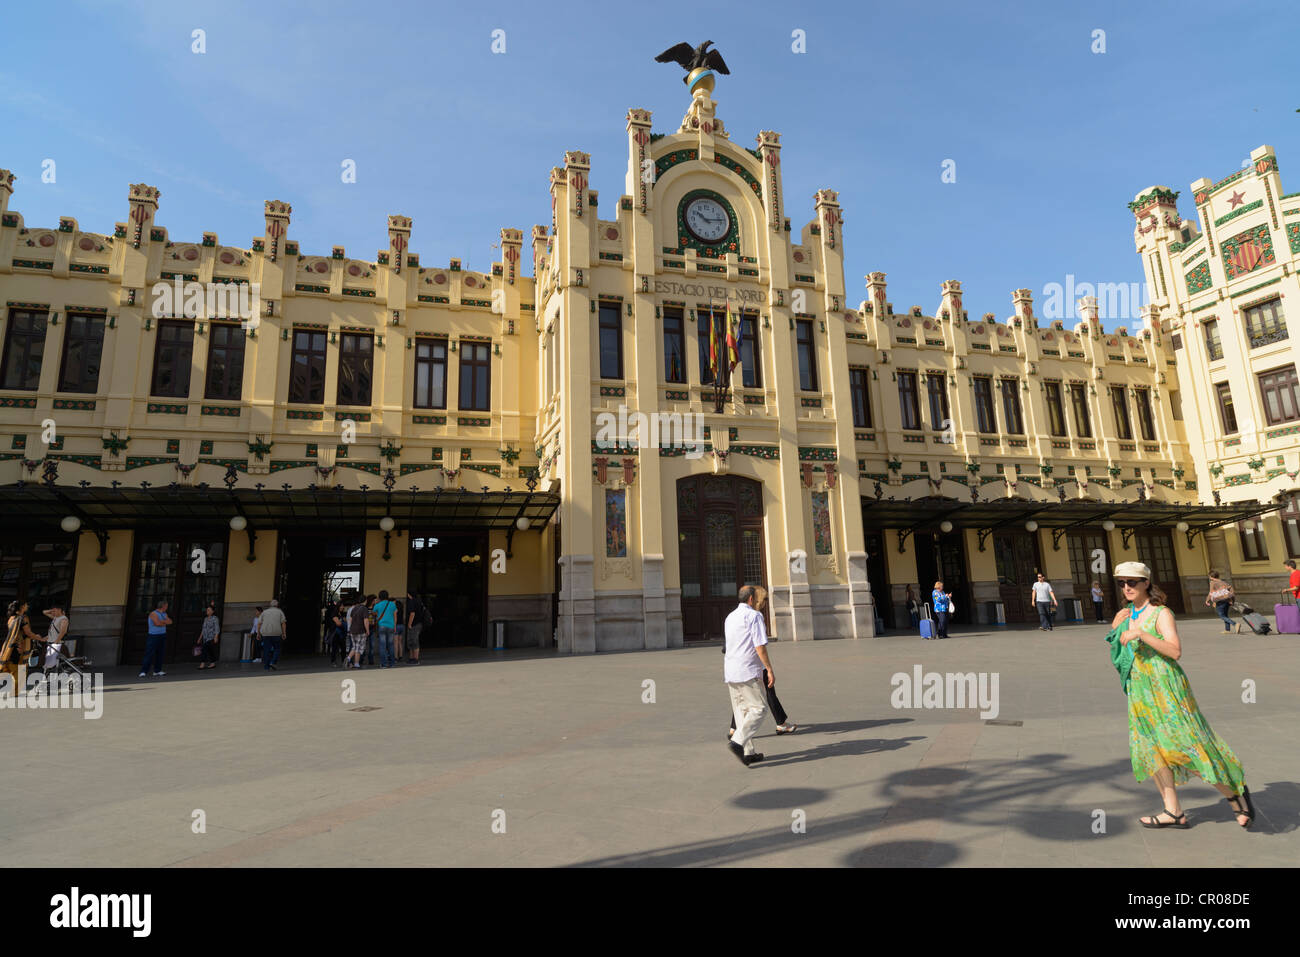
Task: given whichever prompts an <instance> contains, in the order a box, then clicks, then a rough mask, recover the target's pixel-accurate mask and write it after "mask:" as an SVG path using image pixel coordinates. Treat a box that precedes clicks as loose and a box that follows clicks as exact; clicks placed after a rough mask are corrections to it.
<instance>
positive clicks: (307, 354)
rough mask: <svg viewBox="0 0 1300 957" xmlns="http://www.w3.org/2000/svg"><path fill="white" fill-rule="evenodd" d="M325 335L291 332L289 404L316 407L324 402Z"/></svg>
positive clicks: (311, 332) (309, 331)
mask: <svg viewBox="0 0 1300 957" xmlns="http://www.w3.org/2000/svg"><path fill="white" fill-rule="evenodd" d="M326 359H327V355H326V352H325V333H324V331H323V330H322V331H319V332H318V331H316V330H314V329H295V330H293V358H292V360H291V362H290V365H289V401H290V402H308V403H315V404H317V405H319V404H320V403H322V402H324V401H325V362H326Z"/></svg>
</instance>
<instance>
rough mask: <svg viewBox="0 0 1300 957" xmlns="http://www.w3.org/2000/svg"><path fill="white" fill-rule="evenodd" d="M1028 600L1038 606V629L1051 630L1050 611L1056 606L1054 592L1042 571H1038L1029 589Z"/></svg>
mask: <svg viewBox="0 0 1300 957" xmlns="http://www.w3.org/2000/svg"><path fill="white" fill-rule="evenodd" d="M1029 600H1030V601H1032V602H1033V603H1034V605H1035V606H1036V607H1037V608H1038V630H1039V631H1051V630H1052V611H1053V609H1055V608H1056V592H1054V591H1052V583H1051V582H1049V581H1048V580H1047V576H1046V575H1044V574H1043V573H1042V572H1039V573H1038V581H1036V582H1034V585H1033V587H1032V588H1031V589H1030V595H1029Z"/></svg>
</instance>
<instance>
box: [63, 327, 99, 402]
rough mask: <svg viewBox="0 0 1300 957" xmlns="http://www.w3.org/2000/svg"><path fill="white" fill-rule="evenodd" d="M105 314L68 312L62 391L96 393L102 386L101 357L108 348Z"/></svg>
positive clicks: (64, 340)
mask: <svg viewBox="0 0 1300 957" xmlns="http://www.w3.org/2000/svg"><path fill="white" fill-rule="evenodd" d="M104 322H105V319H104V317H103V316H79V315H77V314H76V313H69V314H68V324H67V327H66V328H65V330H64V333H63V367H62V369H61V370H60V371H59V391H60V392H95V391H97V390H98V389H99V360H100V357H101V355H102V354H103V351H104Z"/></svg>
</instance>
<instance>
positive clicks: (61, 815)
mask: <svg viewBox="0 0 1300 957" xmlns="http://www.w3.org/2000/svg"><path fill="white" fill-rule="evenodd" d="M1216 628H1217V620H1206V619H1203V618H1202V619H1200V620H1191V621H1184V622H1183V623H1182V624H1181V627H1180V632H1181V634H1182V637H1183V641H1184V649H1185V651H1184V657H1183V665H1184V667H1185V668H1186V670H1187V671H1188V674H1189V677H1190V679H1191V682H1192V686H1193V688H1194V689H1195V693H1196V695H1197V699H1198V701H1199V703H1200V706H1201V708H1202V710H1203V711H1204V712H1205V714H1206V715H1207V717H1208V718H1209V720H1210V722H1211V724H1212V725H1213V727H1214V728H1215V730H1216V731H1217V732H1218V733H1219V734H1221V735H1222V736H1223V737H1224V738H1225V740H1227V741H1228V742H1229V744H1230V745H1231V746H1232V747H1233V749H1234V750H1235V751H1236V752H1237V754H1238V756H1239V757H1240V758H1241V759H1242V761H1243V762H1244V764H1245V767H1246V772H1247V780H1248V782H1249V783H1250V784H1251V791H1252V794H1253V795H1254V797H1255V799H1256V805H1257V807H1258V810H1259V817H1258V819H1257V822H1256V826H1255V828H1254V829H1253V830H1252V831H1251V832H1249V833H1247V832H1243V831H1242V830H1241V828H1239V827H1238V826H1237V825H1236V823H1235V821H1234V819H1233V817H1232V816H1231V814H1230V812H1229V810H1228V807H1227V805H1226V804H1225V803H1224V802H1223V801H1222V799H1221V798H1220V796H1219V795H1218V793H1217V792H1216V791H1215V790H1214V789H1213V788H1211V787H1210V786H1208V785H1204V784H1202V783H1200V782H1199V781H1193V782H1191V783H1189V784H1188V785H1186V786H1185V787H1184V788H1183V789H1181V791H1180V793H1181V794H1182V799H1183V802H1184V806H1185V807H1186V809H1187V811H1188V816H1189V819H1190V820H1191V821H1192V823H1193V824H1194V827H1193V828H1192V829H1191V830H1189V831H1151V830H1146V829H1143V828H1142V827H1140V826H1139V825H1138V824H1137V822H1136V818H1137V816H1139V815H1141V814H1147V813H1150V812H1152V811H1154V810H1156V809H1157V807H1158V805H1159V803H1160V799H1159V795H1158V793H1157V791H1156V789H1155V787H1154V785H1153V784H1151V783H1150V782H1142V783H1138V782H1136V781H1134V779H1133V774H1132V770H1131V766H1130V762H1129V755H1128V744H1127V718H1126V711H1125V702H1124V698H1123V694H1122V692H1121V691H1120V688H1119V682H1118V678H1117V677H1116V675H1115V673H1114V671H1113V669H1112V668H1111V666H1110V662H1109V657H1108V655H1107V653H1106V649H1105V645H1104V642H1103V641H1102V638H1103V637H1104V636H1103V634H1102V633H1101V631H1100V630H1099V629H1097V628H1096V627H1095V626H1085V625H1074V626H1067V627H1062V628H1058V629H1057V631H1055V632H1053V633H1052V634H1050V635H1048V634H1043V633H1041V632H1038V631H1037V630H1028V631H1019V630H999V631H998V632H988V633H967V634H956V635H954V636H953V637H952V638H950V639H949V640H948V641H944V642H922V641H920V640H919V639H918V638H915V637H910V636H909V637H888V638H882V639H875V640H864V641H851V640H835V641H817V642H799V643H790V642H780V643H774V644H773V646H772V656H773V662H774V665H775V668H776V673H777V686H778V689H779V691H780V694H781V699H782V702H783V703H784V704H785V705H786V707H787V709H788V710H789V712H790V715H791V719H792V720H793V721H796V722H798V723H799V724H800V725H801V726H802V727H801V730H800V731H799V732H798V733H797V734H795V735H790V736H781V737H778V736H776V735H774V734H773V733H772V725H771V723H770V719H768V721H767V723H765V725H764V728H763V729H762V730H761V731H760V737H759V739H758V741H757V745H758V748H759V750H761V751H763V752H765V754H766V755H767V758H766V760H765V761H764V762H763V763H761V764H759V765H756V766H755V767H753V768H750V769H746V768H744V767H742V766H741V765H740V764H739V763H738V762H737V761H736V760H735V759H734V758H733V757H732V756H731V755H730V754H729V752H728V751H727V749H726V744H725V730H726V725H727V721H728V718H729V714H728V708H729V703H728V699H727V695H726V691H725V688H724V687H723V684H722V680H721V677H722V676H721V669H722V660H721V659H722V656H721V654H719V651H718V648H717V646H716V645H709V646H704V647H692V648H686V649H680V650H674V651H655V652H627V653H619V654H600V655H592V656H579V657H561V656H557V655H547V654H538V653H537V652H535V651H534V652H504V653H503V652H486V651H478V650H460V651H452V652H445V653H437V652H434V653H432V654H430V655H428V657H427V659H426V660H427V663H426V664H422V665H420V666H419V667H418V668H416V667H407V666H399V667H398V668H396V669H392V670H379V669H375V670H364V671H361V672H354V671H343V670H341V669H330V668H329V667H328V666H327V665H326V664H325V663H324V662H323V660H321V659H305V660H304V659H299V660H297V661H295V660H292V659H289V660H287V661H286V662H285V667H284V668H283V670H281V671H279V672H275V673H267V672H264V671H263V670H262V669H261V667H260V666H253V665H246V666H236V667H231V666H223V667H222V668H220V669H218V670H217V671H215V672H211V673H209V672H204V673H201V674H200V673H198V672H196V671H195V670H194V669H193V666H186V667H185V669H184V670H183V671H182V670H181V665H177V666H176V668H177V670H176V671H175V672H172V673H169V675H168V677H166V678H163V679H148V680H146V679H139V678H137V677H135V675H134V671H135V669H134V668H119V669H114V670H112V671H110V672H109V673H108V675H107V684H108V686H107V688H106V689H105V695H104V699H103V700H104V714H103V717H102V718H101V719H99V720H93V721H88V720H85V719H84V718H83V717H82V713H81V712H74V711H63V710H49V711H13V710H4V711H0V747H3V749H4V753H5V754H6V755H9V756H11V759H10V761H8V762H7V765H6V773H5V774H4V775H3V777H0V856H2V857H3V861H4V863H5V864H6V865H9V866H17V867H26V866H56V865H57V866H96V867H98V866H118V867H139V866H189V867H216V866H253V867H259V866H356V865H383V866H399V865H400V866H411V865H414V866H429V865H437V866H529V867H533V866H538V867H545V866H556V865H606V866H607V865H622V866H717V865H733V866H734V865H741V866H891V867H972V866H994V867H1022V866H1047V867H1102V866H1119V867H1151V866H1157V867H1173V866H1179V867H1182V866H1241V867H1250V866H1279V865H1280V866H1295V865H1296V864H1297V863H1300V749H1297V748H1296V747H1295V737H1296V733H1297V729H1300V636H1273V637H1267V638H1259V637H1255V636H1242V637H1236V636H1233V637H1231V638H1222V637H1220V636H1219V634H1218V633H1217V632H1216ZM917 664H920V665H922V666H923V670H924V671H927V672H929V671H936V672H940V673H948V672H952V673H956V672H962V673H964V672H971V671H973V672H997V673H998V675H999V698H1000V700H999V714H998V720H1001V721H1019V722H1021V724H1020V725H1014V724H988V723H985V722H984V721H982V720H981V719H980V718H979V716H978V714H977V713H976V711H975V710H971V709H967V710H936V709H928V710H927V709H919V708H918V709H895V708H894V707H893V706H892V705H891V693H892V691H893V689H892V687H891V677H892V676H893V675H894V674H895V673H898V672H902V673H905V674H908V675H911V674H912V672H913V667H914V666H915V665H917ZM346 679H352V680H354V681H355V682H356V700H355V702H352V701H348V702H344V701H343V692H342V685H343V682H344V681H345V680H346ZM647 679H649V680H652V681H654V682H655V686H654V691H655V701H654V703H644V702H643V701H642V695H643V682H644V681H646V680H647ZM1246 679H1250V680H1253V681H1254V682H1255V683H1256V685H1257V692H1256V693H1257V702H1256V703H1250V704H1246V703H1243V702H1242V682H1243V681H1244V680H1246ZM358 706H372V707H374V708H376V709H377V710H373V711H368V712H358V711H352V710H350V709H352V708H355V707H358ZM195 809H201V810H202V811H203V812H204V813H205V815H206V825H207V830H206V833H201V834H195V833H193V831H192V829H191V820H192V813H193V812H194V811H195ZM498 810H500V811H503V812H504V821H505V833H494V831H493V820H494V819H493V814H494V812H495V811H498ZM1095 811H1101V812H1104V814H1105V823H1106V831H1105V833H1102V834H1098V833H1093V829H1092V828H1093V821H1094V812H1095ZM800 817H802V818H803V819H804V820H805V822H806V826H805V829H804V831H803V833H797V832H796V831H795V830H794V829H793V828H792V824H794V823H795V821H796V819H797V818H800ZM70 835H75V838H72V837H70Z"/></svg>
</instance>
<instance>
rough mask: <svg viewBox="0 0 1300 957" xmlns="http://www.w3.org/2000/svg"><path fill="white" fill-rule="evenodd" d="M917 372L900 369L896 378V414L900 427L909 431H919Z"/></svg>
mask: <svg viewBox="0 0 1300 957" xmlns="http://www.w3.org/2000/svg"><path fill="white" fill-rule="evenodd" d="M917 375H918V374H917V372H916V371H915V370H912V369H900V370H898V373H897V379H898V416H899V422H900V423H901V427H902V428H904V429H906V430H907V431H909V432H919V431H921V430H922V429H923V428H924V426H923V425H922V424H921V397H920V394H919V392H918V389H917V381H916V380H917Z"/></svg>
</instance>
